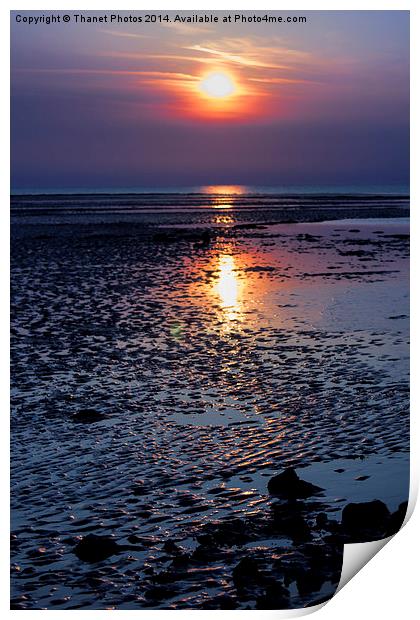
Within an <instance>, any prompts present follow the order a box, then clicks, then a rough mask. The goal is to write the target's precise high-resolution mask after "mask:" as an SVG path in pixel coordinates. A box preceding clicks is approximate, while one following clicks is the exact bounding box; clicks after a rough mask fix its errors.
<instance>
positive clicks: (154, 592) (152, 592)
mask: <svg viewBox="0 0 420 620" xmlns="http://www.w3.org/2000/svg"><path fill="white" fill-rule="evenodd" d="M174 594H175V591H174V589H173V588H171V587H166V586H153V587H151V588H149V590H147V591H146V593H145V597H146V599H148V600H155V601H161V600H163V599H167V598H171V597H172V596H174Z"/></svg>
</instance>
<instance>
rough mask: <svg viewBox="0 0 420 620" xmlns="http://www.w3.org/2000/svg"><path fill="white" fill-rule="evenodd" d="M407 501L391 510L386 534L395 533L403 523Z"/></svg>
mask: <svg viewBox="0 0 420 620" xmlns="http://www.w3.org/2000/svg"><path fill="white" fill-rule="evenodd" d="M407 507H408V502H403V503H402V504H400V505H399V506H398V508H397V510H396V511H395V512H393V513H392V514H391V516H390V518H389V523H388V529H387V535H388V536H392V534H396V533H397V532H398V531H399V530H400V529H401V527H402V524H403V523H404V519H405V515H406V513H407Z"/></svg>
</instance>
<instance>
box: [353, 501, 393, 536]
mask: <svg viewBox="0 0 420 620" xmlns="http://www.w3.org/2000/svg"><path fill="white" fill-rule="evenodd" d="M389 516H390V513H389V510H388V508H387V507H386V505H385V504H384V503H383V502H381V501H380V500H379V499H375V500H373V501H372V502H360V503H351V504H347V506H345V507H344V508H343V512H342V519H341V523H342V526H343V528H344V530H345V531H346V532H348V533H350V534H361V535H363V534H366V533H367V530H369V531H371V530H374V531H375V533H376V534H377V535H381V533H382V531H383V530H384V528H385V527H386V525H387V522H388V519H389Z"/></svg>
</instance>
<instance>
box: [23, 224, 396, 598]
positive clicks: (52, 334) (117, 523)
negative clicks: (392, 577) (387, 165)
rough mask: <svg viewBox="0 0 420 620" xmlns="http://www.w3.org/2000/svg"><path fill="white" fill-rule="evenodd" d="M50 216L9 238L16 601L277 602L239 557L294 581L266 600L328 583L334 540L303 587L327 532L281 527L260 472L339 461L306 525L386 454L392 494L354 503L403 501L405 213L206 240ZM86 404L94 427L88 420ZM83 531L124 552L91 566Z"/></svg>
mask: <svg viewBox="0 0 420 620" xmlns="http://www.w3.org/2000/svg"><path fill="white" fill-rule="evenodd" d="M222 224H223V222H222ZM54 230H55V229H54V227H52V228H51V231H50V232H47V234H46V233H45V230H43V231H42V234H40V233H39V231H38V232H37V229H36V228H33V229H30V227H28V229H27V230H26V232H25V231H23V233H24V234H22V229H20V230H19V234H18V235H16V238H15V240H14V242H13V259H12V288H13V290H12V294H13V306H12V313H13V325H12V365H13V366H12V369H13V370H12V372H13V378H12V404H13V412H12V437H13V440H12V583H13V586H12V588H13V593H12V604H13V606H14V607H16V608H24V609H39V608H47V609H52V608H57V609H77V608H83V609H102V608H117V609H135V608H174V609H176V608H194V609H201V608H216V609H217V608H240V609H246V608H250V609H252V608H255V607H256V606H257V607H263V606H264V605H265V604H266V606H268V607H269V606H270V601H267V600H266V599H267V596H268V595H267V594H266V592H267V591H268V587H267V583H268V582H267V583H266V582H264V586H262V585H261V583H257V581H258V580H257V581H256V584H255V587H254V588H253V590H252V592H248V591H246V592H244V591H243V588H241V584H240V583H238V579H236V580H235V579H234V577H233V575H234V574H235V573H234V568H235V566H237V565H238V562H239V561H240V560H241V559H242V558H244V557H252V558H254V559H256V560H257V561H258V563H259V566H260V570H261V571H262V572H263V573H264V575H266V578H267V579H268V580H269V579H273V580H274V582H278V583H281V584H283V587H284V588H286V590H287V596H286V595H285V599H284V605H281V604H280V602H279V603H278V606H284V607H299V606H301V605H308V604H311V603H312V604H313V603H314V602H316V601H317V600H320V599H322V598H325V597H328V596H330V595H331V594H332V593H333V592H334V590H335V587H336V585H337V583H338V580H339V577H340V569H341V553H339V552H337V550H336V549H335V548H332V551H331V553H330V555H328V557H326V558H324V560H325V566H323V568H322V570H321V569H319V570H318V568H316V569H315V568H314V567H313V568H312V569H311V570H312V572H314V573H318V574H321V578H319V579H318V580H317V579H316V578H315V577H314V576H313V578H312V579H309V578H308V580H307V581H306V582H305V583H302V579H301V578H299V574H300V573H299V570H303V568H304V569H305V571H306V572H307V571H308V562H310V560H309V559H308V558H313V557H314V553H315V552H314V549H315V548H316V547H317V545H319V546H322V544H323V537H322V532H321V531H320V533H319V535H318V534H317V533H315V534H312V535H311V539H310V540H306V541H301V542H299V544H298V543H297V542H296V540H293V537H290V536H287V535H285V534H284V533H281V534H280V533H278V532H276V531H275V529H273V527H272V522H271V521H270V515H271V511H272V510H273V502H274V500H273V499H271V498H270V497H269V496H268V494H267V490H266V483H267V481H268V480H269V479H270V477H271V476H273V475H274V474H276V473H278V472H279V471H281V470H282V469H283V468H285V467H290V466H292V467H296V468H302V475H305V468H307V467H308V466H311V467H315V465H316V464H317V463H319V464H320V465H322V467H321V468H320V469H318V470H317V469H316V468H315V473H316V475H319V477H320V479H319V480H318V482H317V483H318V484H319V485H321V486H324V488H327V486H328V480H329V478H328V475H327V473H326V472H330V473H331V471H332V470H333V469H337V463H339V464H340V467H339V469H343V470H345V474H344V476H345V477H344V478H343V480H344V479H345V480H347V482H346V484H343V486H342V488H341V492H340V493H339V494H338V493H337V494H336V489H337V488H339V487H340V485H339V484H338V486H337V484H336V485H335V486H334V484H332V483H331V485H330V487H328V489H327V491H326V493H325V494H324V496H323V497H321V498H319V499H316V500H314V501H313V502H311V503H309V504H305V505H302V506H301V507H300V508H299V510H300V513H299V514H303V515H304V517H305V519H306V520H307V521H308V522H309V523H312V521H311V520H313V519H314V518H315V515H316V514H317V513H319V512H320V511H323V512H325V513H327V514H330V515H331V516H332V517H334V516H336V515H337V514H339V512H340V511H341V509H342V507H343V506H344V505H345V503H346V502H348V501H351V500H352V499H354V500H355V501H357V497H355V496H356V495H357V493H356V489H357V488H358V487H357V485H360V488H363V485H364V484H367V485H368V484H370V483H368V478H366V479H365V480H366V482H365V481H364V480H363V478H364V477H365V476H368V477H372V476H373V478H372V479H373V480H374V479H375V478H374V476H375V475H377V471H378V459H379V464H380V465H381V471H382V472H384V471H387V472H389V476H390V479H393V480H394V482H395V484H394V485H393V488H392V497H391V490H389V497H384V496H381V497H378V495H377V494H374V495H372V497H369V493H370V492H371V493H374V491H375V487H374V485H371V486H370V487H369V486H367V487H365V488H368V489H369V488H371V489H372V490H371V491H368V492H365V494H364V498H365V499H376V498H378V499H381V500H383V501H384V502H385V503H387V502H390V503H391V502H394V505H393V506H392V509H394V508H395V507H396V503H395V502H397V501H403V500H404V499H407V495H408V488H407V484H408V463H407V459H406V455H407V451H408V383H407V381H408V378H407V374H408V347H407V337H408V331H407V330H408V325H407V323H408V317H407V315H408V235H407V232H408V230H407V226H406V224H405V223H398V222H396V221H392V220H389V221H388V222H386V221H384V222H379V223H378V222H373V223H369V222H361V223H360V222H359V223H346V222H339V223H337V222H332V223H324V224H316V225H315V224H289V225H280V224H278V225H273V226H257V227H255V226H250V227H242V228H223V227H222V228H218V229H213V230H211V235H210V239H208V240H206V239H205V240H204V241H203V242H201V241H200V240H198V241H196V240H191V239H187V238H186V237H185V235H184V234H183V233H182V234H179V231H178V230H177V229H165V230H166V232H165V234H168V235H174V236H175V238H170V241H168V238H166V240H165V238H162V236H159V235H158V236H156V234H155V237H154V238H153V235H152V234H144V235H139V234H136V232H135V231H134V232H131V233H130V232H127V231H126V230H124V231H123V232H122V233H121V231H119V232H118V234H116V233H115V234H114V232H113V231H112V230H111V231H108V232H107V234H98V235H92V234H91V232H90V231H89V232H83V228H77V227H75V228H74V231H73V235H72V236H69V235H57V234H55V233H54ZM174 230H175V232H174ZM168 231H169V232H168ZM177 235H178V236H177ZM85 409H90V410H94V411H95V412H96V413H97V414H98V419H97V420H96V421H93V422H92V423H86V421H85V422H83V421H79V420H78V419H77V414H78V413H80V411H83V410H85ZM372 459H375V461H372ZM343 463H344V466H343ZM364 463H365V466H364ZM329 464H330V465H329ZM323 468H324V469H323ZM309 469H310V468H309ZM309 469H308V470H307V471H309ZM317 472H318V473H317ZM313 475H314V474H313ZM315 477H316V476H315ZM358 477H359V478H362V479H361V480H359V481H357V478H358ZM311 480H312V481H314V482H315V480H313V479H311ZM355 480H356V482H355ZM323 482H325V484H323ZM346 485H347V486H346ZM355 485H356V486H355ZM380 488H381V492H382V493H383V494H386V492H387V491H386V485H385V487H384V485H383V484H382V486H380ZM359 495H360V494H359ZM361 495H362V496H363V492H362V493H361ZM232 523H233V525H232ZM235 524H236V525H235ZM229 528H230V529H229ZM315 529H316V528H315ZM215 532H216V533H217V535H216V534H215ZM221 532H222V533H221ZM88 533H94V534H98V535H112V536H115V540H116V541H117V542H118V543H120V544H121V545H126V546H131V548H130V549H125V550H123V551H121V553H118V554H116V555H114V556H113V557H110V558H109V559H108V560H105V561H103V562H100V563H97V564H88V563H84V562H82V561H81V560H80V559H78V558H77V557H76V555H74V553H73V549H74V547H75V545H76V543H77V542H78V540H80V538H81V537H82V536H85V535H86V534H88ZM206 536H207V538H206ZM209 536H210V538H209ZM210 539H211V544H210V543H209V540H210ZM206 541H207V542H206ZM174 545H175V546H174ZM308 545H309V548H308ZM324 560H323V561H324ZM296 567H298V568H299V570H298V569H297V568H296ZM296 575H297V576H296ZM261 592H262V594H261ZM264 597H265V599H264ZM263 599H264V600H263ZM256 601H257V602H256ZM258 601H260V602H258ZM261 601H262V602H261ZM264 601H265V602H264Z"/></svg>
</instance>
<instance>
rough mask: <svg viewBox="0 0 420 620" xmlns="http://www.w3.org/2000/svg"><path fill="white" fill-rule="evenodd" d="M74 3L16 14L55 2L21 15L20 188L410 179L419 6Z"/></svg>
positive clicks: (17, 28) (16, 69) (14, 73)
mask: <svg viewBox="0 0 420 620" xmlns="http://www.w3.org/2000/svg"><path fill="white" fill-rule="evenodd" d="M75 13H76V12H70V15H71V16H72V21H71V22H70V23H68V24H67V23H60V24H49V25H46V24H37V25H33V24H26V23H16V16H17V15H24V16H29V15H32V16H34V15H38V16H41V15H43V14H46V15H47V14H48V13H46V12H44V13H42V12H23V11H20V12H19V11H14V12H12V15H11V89H12V90H11V157H12V159H11V162H12V180H11V184H12V189H13V190H18V189H22V190H23V189H40V190H41V189H47V188H48V189H64V188H66V189H69V188H70V189H71V188H86V189H94V188H101V187H102V188H104V187H106V188H115V189H118V188H130V187H142V186H143V187H157V188H158V187H165V186H172V187H177V186H178V187H183V186H200V185H215V184H238V185H240V184H245V185H271V186H275V185H287V184H294V185H326V186H328V185H340V184H342V185H346V184H356V185H383V184H388V185H392V184H396V185H397V184H399V185H401V184H408V181H409V13H408V12H406V11H361V12H358V11H337V12H332V11H328V12H323V11H313V12H311V11H308V12H302V11H300V13H299V15H305V16H306V18H307V22H306V23H280V24H278V23H276V24H267V23H259V24H258V23H246V24H234V23H222V22H221V19H222V17H223V15H228V14H229V13H223V12H217V11H215V12H213V13H212V14H213V15H218V17H219V23H217V24H186V23H179V22H177V23H175V22H174V21H173V20H174V17H175V15H176V14H177V13H176V12H164V11H161V12H160V13H161V14H162V15H166V14H167V15H169V17H170V18H171V20H172V22H171V23H167V22H162V23H161V24H150V23H147V24H146V23H132V24H119V23H109V21H108V23H102V24H86V23H84V24H83V23H82V24H80V23H75V22H74V17H73V16H74V14H75ZM78 13H80V11H78ZM207 13H209V12H207ZM231 13H232V14H233V13H234V12H231ZM62 14H63V13H62ZM109 14H110V13H108V15H109ZM132 14H133V15H143V16H144V13H132ZM178 14H179V15H182V16H186V15H191V12H187V11H184V12H180V13H178ZM202 14H204V12H202ZM243 14H244V15H252V13H249V14H247V13H243ZM83 15H84V16H88V15H90V16H99V15H105V13H99V12H93V11H90V12H84V13H83ZM120 15H122V16H126V15H129V13H128V12H121V13H120ZM270 15H282V16H284V13H275V12H270ZM289 15H294V14H293V13H290V14H289Z"/></svg>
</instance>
